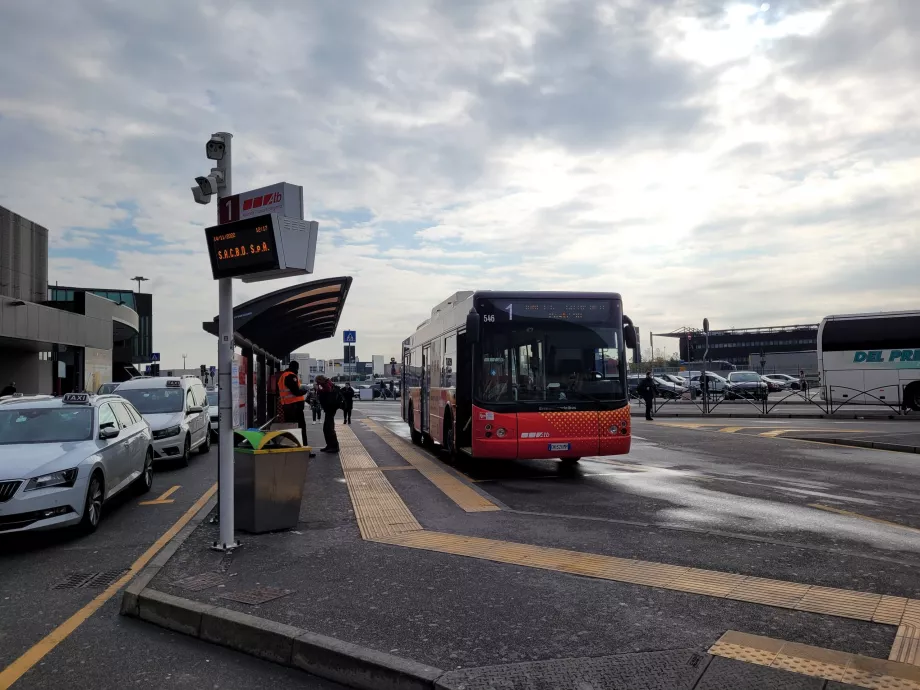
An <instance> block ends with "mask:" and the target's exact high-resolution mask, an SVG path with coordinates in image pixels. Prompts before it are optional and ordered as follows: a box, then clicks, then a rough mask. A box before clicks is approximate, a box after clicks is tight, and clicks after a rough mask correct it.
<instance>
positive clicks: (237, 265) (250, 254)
mask: <svg viewBox="0 0 920 690" xmlns="http://www.w3.org/2000/svg"><path fill="white" fill-rule="evenodd" d="M205 233H206V236H207V241H208V256H209V257H210V259H211V273H212V274H213V276H214V279H215V280H218V279H220V278H235V277H238V276H244V275H248V274H250V273H261V272H262V271H271V270H275V269H277V268H279V266H280V263H279V260H278V249H277V247H276V246H275V233H274V229H273V227H272V216H271V214H263V215H261V216H256V217H254V218H245V219H243V220H238V221H234V222H233V223H224V224H223V225H215V226H214V227H210V228H207V229H206V230H205Z"/></svg>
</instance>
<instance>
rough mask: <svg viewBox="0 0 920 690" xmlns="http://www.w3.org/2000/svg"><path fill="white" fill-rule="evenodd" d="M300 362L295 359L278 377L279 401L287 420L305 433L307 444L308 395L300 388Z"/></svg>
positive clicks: (304, 442)
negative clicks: (306, 405)
mask: <svg viewBox="0 0 920 690" xmlns="http://www.w3.org/2000/svg"><path fill="white" fill-rule="evenodd" d="M299 372H300V364H298V362H297V361H296V360H295V361H293V362H291V363H290V364H288V368H287V369H285V370H284V371H282V372H281V376H279V377H278V401H279V402H280V403H281V413H282V416H283V418H284V421H285V422H289V423H291V424H296V425H297V426H299V427H300V432H301V433H302V434H303V444H304V445H307V420H306V418H305V417H304V415H303V413H304V400H305V399H306V395H305V394H304V392H303V391H302V390H301V389H300V376H299V375H298V374H299Z"/></svg>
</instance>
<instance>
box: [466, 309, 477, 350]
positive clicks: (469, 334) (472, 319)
mask: <svg viewBox="0 0 920 690" xmlns="http://www.w3.org/2000/svg"><path fill="white" fill-rule="evenodd" d="M479 318H480V317H479V314H477V313H476V312H474V311H471V312H470V313H469V314H467V315H466V339H467V340H468V341H470V342H473V343H478V342H479V328H480V324H479Z"/></svg>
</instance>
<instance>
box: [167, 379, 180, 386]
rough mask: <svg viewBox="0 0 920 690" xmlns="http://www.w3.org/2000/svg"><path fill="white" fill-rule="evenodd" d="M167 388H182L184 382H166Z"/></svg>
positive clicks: (174, 380) (170, 380)
mask: <svg viewBox="0 0 920 690" xmlns="http://www.w3.org/2000/svg"><path fill="white" fill-rule="evenodd" d="M166 387H167V388H181V387H182V381H180V380H179V379H169V380H168V381H166Z"/></svg>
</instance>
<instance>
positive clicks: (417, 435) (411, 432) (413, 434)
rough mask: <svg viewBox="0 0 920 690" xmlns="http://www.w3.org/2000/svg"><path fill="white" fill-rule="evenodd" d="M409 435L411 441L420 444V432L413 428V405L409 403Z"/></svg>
mask: <svg viewBox="0 0 920 690" xmlns="http://www.w3.org/2000/svg"><path fill="white" fill-rule="evenodd" d="M409 436H410V438H411V439H412V443H414V444H415V445H417V446H420V445H422V432H421V431H419V430H418V429H416V428H415V405H414V404H413V403H411V402H410V403H409Z"/></svg>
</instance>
